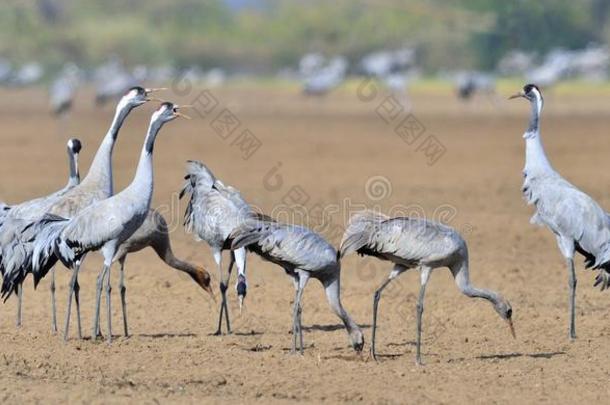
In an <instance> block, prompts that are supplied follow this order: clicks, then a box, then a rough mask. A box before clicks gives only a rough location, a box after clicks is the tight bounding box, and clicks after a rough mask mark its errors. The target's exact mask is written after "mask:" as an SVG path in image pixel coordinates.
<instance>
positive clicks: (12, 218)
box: [0, 138, 81, 331]
mask: <svg viewBox="0 0 610 405" xmlns="http://www.w3.org/2000/svg"><path fill="white" fill-rule="evenodd" d="M67 150H68V165H69V175H68V183H67V184H66V186H65V187H64V188H62V189H61V190H59V191H57V192H55V193H53V194H51V195H48V196H46V197H40V198H35V199H33V200H29V201H25V202H23V203H21V204H17V205H14V206H12V207H8V206H7V207H5V208H4V210H3V215H4V218H3V220H2V224H1V225H0V272H1V273H2V275H3V276H4V274H5V269H8V271H9V272H12V271H13V269H14V266H15V265H16V264H17V263H18V262H19V261H18V260H15V257H14V256H13V255H14V254H15V252H16V250H15V249H19V243H20V234H21V229H22V227H23V226H24V224H25V223H26V222H27V221H28V220H32V219H34V218H36V217H38V216H39V215H42V214H44V213H45V212H46V210H47V209H48V207H49V206H50V205H51V204H53V203H54V202H55V201H56V200H57V199H58V198H60V197H61V196H63V195H64V194H65V193H66V192H68V190H70V189H72V188H73V187H75V186H76V185H77V184H78V183H79V182H80V174H79V170H78V155H79V153H80V150H81V142H80V141H79V140H78V139H76V138H72V139H69V140H68V143H67ZM17 252H19V250H17ZM22 284H23V280H21V281H20V282H19V283H18V284H16V285H15V286H14V289H16V293H17V297H18V303H17V326H21V322H22V317H21V315H22V312H21V309H22V299H23V295H22V293H23V291H22V290H23V289H22ZM50 287H51V307H52V328H53V331H57V322H56V310H55V271H54V270H53V271H52V273H51V286H50ZM7 298H8V297H7Z"/></svg>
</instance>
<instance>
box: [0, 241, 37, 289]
mask: <svg viewBox="0 0 610 405" xmlns="http://www.w3.org/2000/svg"><path fill="white" fill-rule="evenodd" d="M3 248H4V254H3V261H2V267H3V269H2V271H3V280H2V289H1V290H0V291H1V295H2V298H3V299H4V301H6V300H7V299H8V298H9V297H10V296H11V294H12V293H13V292H14V291H15V290H16V287H17V285H19V284H20V283H22V282H23V280H24V279H25V277H26V276H27V273H28V272H29V270H30V258H31V249H30V246H29V245H28V244H27V243H24V242H22V241H21V240H20V239H18V238H15V239H14V240H13V241H11V243H10V244H9V245H8V246H4V247H3Z"/></svg>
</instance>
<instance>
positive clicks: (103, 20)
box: [0, 0, 610, 72]
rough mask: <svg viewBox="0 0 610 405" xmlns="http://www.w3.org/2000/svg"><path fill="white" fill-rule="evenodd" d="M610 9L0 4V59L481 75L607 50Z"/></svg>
mask: <svg viewBox="0 0 610 405" xmlns="http://www.w3.org/2000/svg"><path fill="white" fill-rule="evenodd" d="M235 4H247V5H248V6H246V7H236V6H235ZM609 10H610V0H581V1H578V2H576V1H569V0H537V1H530V0H512V1H505V0H453V1H449V0H443V1H441V0H410V1H401V0H335V1H327V0H300V1H299V0H258V1H257V0H250V1H245V0H242V1H241V2H240V1H235V0H233V1H228V0H225V1H223V0H104V1H99V0H4V1H3V2H2V3H1V4H0V56H4V57H7V58H9V59H11V60H13V61H15V62H17V63H19V62H25V61H32V60H34V61H40V62H43V63H45V64H46V65H48V66H51V67H57V66H60V65H62V64H63V63H64V62H65V61H73V62H76V63H79V64H80V65H83V66H92V65H95V64H97V63H99V62H101V61H103V60H105V59H107V58H108V56H109V55H110V54H118V55H120V56H121V57H122V58H123V59H124V60H125V61H126V62H127V63H128V64H138V63H146V64H174V65H177V66H186V65H190V64H197V65H200V66H202V67H213V66H221V67H228V68H233V69H236V68H237V69H238V70H248V71H258V72H271V71H274V70H275V69H277V68H279V67H283V66H287V65H291V66H294V65H295V64H296V63H297V61H298V60H299V58H300V57H301V56H302V55H303V54H304V53H306V52H311V51H315V52H323V53H325V54H328V55H334V54H341V55H344V56H346V57H348V58H349V59H350V60H357V59H358V58H360V57H361V56H362V55H364V54H365V53H367V52H370V51H372V50H376V49H383V48H398V47H402V46H413V47H416V49H417V52H418V60H419V64H420V65H421V66H422V67H423V68H424V69H425V70H426V71H427V72H433V71H437V70H441V69H448V68H452V69H453V68H491V67H493V66H495V64H496V63H497V61H498V59H499V58H500V57H501V56H502V55H503V54H504V53H505V52H506V51H508V50H511V49H521V50H525V51H536V52H538V53H544V52H545V51H548V50H549V49H551V48H553V47H557V46H562V47H566V48H578V47H583V46H586V45H587V44H588V43H591V42H597V43H607V42H608V39H609V38H610V31H609V29H608V24H607V22H608V15H609Z"/></svg>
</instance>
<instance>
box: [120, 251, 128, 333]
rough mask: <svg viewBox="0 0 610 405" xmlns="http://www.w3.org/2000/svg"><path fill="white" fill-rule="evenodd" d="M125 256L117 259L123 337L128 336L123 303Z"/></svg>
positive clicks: (125, 311)
mask: <svg viewBox="0 0 610 405" xmlns="http://www.w3.org/2000/svg"><path fill="white" fill-rule="evenodd" d="M126 257H127V256H124V257H122V258H120V259H119V265H120V270H119V271H120V277H119V290H120V292H121V309H122V312H123V332H124V333H125V337H127V336H129V332H128V329H127V302H126V301H125V293H126V292H127V287H125V259H126Z"/></svg>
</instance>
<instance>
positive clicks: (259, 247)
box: [231, 219, 364, 354]
mask: <svg viewBox="0 0 610 405" xmlns="http://www.w3.org/2000/svg"><path fill="white" fill-rule="evenodd" d="M231 239H232V240H233V241H232V244H231V248H232V249H241V248H247V249H248V250H250V251H252V252H254V253H256V254H257V255H259V256H260V257H262V258H263V259H265V260H268V261H270V262H272V263H275V264H277V265H278V266H280V267H282V268H283V269H284V271H285V272H286V274H288V275H289V276H291V277H292V278H293V280H294V286H295V290H296V291H295V293H296V295H295V299H294V309H293V315H292V333H293V335H292V352H293V353H295V352H296V346H297V339H298V341H299V350H300V352H301V354H302V353H303V348H304V346H303V328H302V325H301V312H302V311H301V299H302V297H303V290H304V289H305V286H306V285H307V281H308V280H309V278H310V277H313V278H315V279H317V280H319V281H320V282H321V283H322V285H323V286H324V289H325V290H326V298H327V299H328V303H329V304H330V307H331V309H332V310H333V312H334V313H335V314H336V315H337V316H338V317H339V318H341V320H342V321H343V324H344V325H345V329H346V330H347V333H348V334H349V338H350V341H351V345H352V347H353V348H354V350H356V351H357V352H360V351H362V347H363V346H364V338H363V336H362V331H361V330H360V327H359V326H358V325H357V324H356V322H354V321H353V320H352V318H351V317H350V316H349V314H348V313H347V311H346V310H345V309H344V308H343V306H342V305H341V263H340V262H339V258H338V255H337V251H336V250H335V249H334V248H333V247H332V246H331V245H330V244H329V243H328V242H327V241H326V240H324V238H322V237H321V236H320V235H318V234H317V233H315V232H313V231H311V230H309V229H307V228H305V227H301V226H297V225H289V224H282V223H278V222H275V221H273V220H269V219H266V220H265V219H258V220H256V219H250V220H246V221H245V222H243V223H242V224H240V225H239V226H238V227H237V229H235V230H234V231H233V233H232V234H231Z"/></svg>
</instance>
